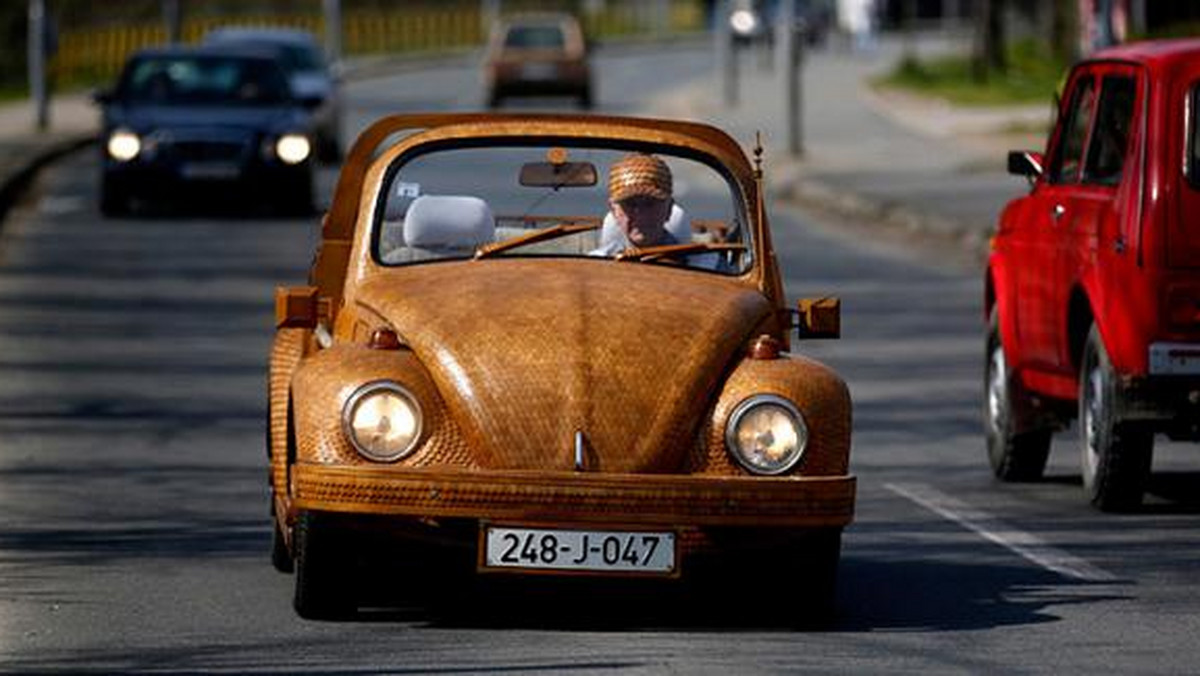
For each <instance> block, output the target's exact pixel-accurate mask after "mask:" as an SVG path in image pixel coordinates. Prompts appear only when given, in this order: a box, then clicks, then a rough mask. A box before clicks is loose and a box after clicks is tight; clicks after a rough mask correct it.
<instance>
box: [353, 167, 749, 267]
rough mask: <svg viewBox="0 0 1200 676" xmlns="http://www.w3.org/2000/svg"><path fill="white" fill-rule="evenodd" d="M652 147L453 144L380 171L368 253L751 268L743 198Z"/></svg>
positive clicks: (406, 260) (405, 260)
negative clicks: (383, 173)
mask: <svg viewBox="0 0 1200 676" xmlns="http://www.w3.org/2000/svg"><path fill="white" fill-rule="evenodd" d="M650 150H651V149H646V150H641V151H636V150H617V149H612V148H595V147H566V146H561V145H555V146H550V145H547V146H540V147H539V146H523V147H486V148H484V147H480V148H455V149H449V150H439V151H434V152H426V153H423V154H420V155H416V156H414V157H411V158H408V159H407V160H406V159H405V158H401V159H400V160H399V161H398V162H397V165H396V166H393V167H392V168H391V170H390V171H389V172H388V173H387V174H386V176H387V178H386V179H385V185H384V186H383V191H382V192H381V195H383V196H384V197H383V199H381V200H380V203H379V208H378V211H377V214H376V219H375V223H376V224H377V227H376V233H375V239H374V241H375V257H376V259H377V260H378V261H380V262H381V263H383V264H384V265H408V264H416V263H427V262H431V261H439V260H453V259H464V258H472V257H477V258H485V257H486V258H497V257H504V256H526V257H529V256H549V257H566V256H573V257H589V258H609V259H614V260H621V261H626V262H630V263H645V264H664V265H675V266H684V267H689V268H692V269H696V270H703V271H707V272H715V273H720V274H731V275H736V274H741V273H743V272H745V271H746V270H748V269H749V267H750V266H751V264H752V260H751V258H752V256H751V253H752V252H751V248H750V244H751V242H750V236H749V232H748V228H747V226H746V221H745V217H744V213H745V210H744V208H743V207H742V204H741V199H740V197H739V194H738V192H737V191H736V190H735V189H734V188H733V185H732V184H731V183H730V182H729V181H728V180H727V179H726V177H725V176H724V175H723V174H722V173H720V172H719V171H717V170H716V169H714V168H713V167H711V166H709V165H707V164H704V163H703V162H700V161H697V160H695V159H690V158H687V157H680V156H673V155H670V154H663V153H661V152H651V151H650Z"/></svg>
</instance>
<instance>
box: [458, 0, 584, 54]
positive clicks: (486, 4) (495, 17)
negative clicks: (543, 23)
mask: <svg viewBox="0 0 1200 676" xmlns="http://www.w3.org/2000/svg"><path fill="white" fill-rule="evenodd" d="M593 4H594V3H593ZM589 7H590V5H589ZM589 11H590V10H589ZM596 11H599V10H596ZM499 20H500V0H479V23H480V26H479V32H480V34H481V35H483V39H484V44H485V45H486V44H487V39H488V36H490V35H491V34H492V28H494V27H495V26H496V22H497V21H499Z"/></svg>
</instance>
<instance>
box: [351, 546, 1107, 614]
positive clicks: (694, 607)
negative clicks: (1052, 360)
mask: <svg viewBox="0 0 1200 676" xmlns="http://www.w3.org/2000/svg"><path fill="white" fill-rule="evenodd" d="M767 572H768V571H764V573H767ZM770 577H771V575H766V576H765V577H764V579H757V580H732V581H730V583H729V584H730V585H731V587H732V589H733V591H734V593H733V594H728V593H725V594H711V593H706V592H704V591H703V590H696V589H690V588H682V587H681V588H679V589H667V590H663V589H652V588H638V587H637V586H625V585H621V584H617V585H613V584H612V582H611V581H609V582H607V583H603V584H601V583H575V582H573V581H571V580H566V581H563V580H558V579H554V580H548V579H547V578H540V579H538V580H533V581H530V582H525V583H521V584H514V585H511V586H508V585H504V586H501V587H499V588H497V587H481V586H478V585H475V584H471V583H465V584H463V585H461V586H459V587H457V588H451V589H443V590H442V591H441V592H439V593H440V594H442V595H441V596H439V598H438V599H437V601H436V602H430V603H426V604H425V605H420V604H417V605H408V606H394V607H387V606H386V605H383V606H378V607H372V608H364V609H362V610H360V611H359V612H358V613H357V614H356V615H354V616H352V617H351V618H348V619H352V620H353V621H357V622H376V623H404V624H423V625H425V626H429V627H432V628H476V629H481V628H482V629H536V630H546V631H632V630H636V631H642V632H645V631H693V632H709V631H721V632H726V631H731V630H732V631H744V632H792V631H797V630H799V631H808V632H852V633H857V632H868V631H872V632H873V631H917V630H928V631H973V630H979V629H991V628H995V627H1003V626H1023V625H1032V624H1043V623H1048V622H1056V621H1058V620H1059V619H1060V618H1059V616H1058V615H1057V614H1056V613H1055V611H1054V609H1055V608H1056V607H1061V606H1064V605H1076V604H1083V603H1098V602H1103V601H1111V600H1120V599H1125V598H1128V597H1127V596H1126V595H1125V594H1123V593H1121V591H1120V588H1119V586H1117V585H1119V583H1116V584H1114V583H1105V584H1096V583H1087V582H1079V581H1072V580H1068V579H1065V578H1063V577H1061V576H1059V575H1058V574H1056V573H1053V572H1049V571H1044V570H1041V569H1037V568H1031V567H1029V566H1019V565H1014V566H1007V565H985V564H969V565H964V564H961V563H950V562H942V561H936V560H922V559H913V560H899V561H897V560H886V559H880V558H878V557H874V556H871V557H856V556H849V557H848V556H843V560H842V564H841V570H840V579H839V583H838V600H837V604H836V610H835V612H834V614H833V615H832V616H831V617H830V616H826V617H819V616H811V615H808V614H806V613H804V612H803V609H802V608H780V609H777V610H774V611H773V610H772V609H771V602H772V599H774V598H775V597H776V595H775V594H772V592H771V591H770V588H769V581H770V580H769V578H770ZM776 579H777V581H778V583H780V584H790V583H792V580H790V578H789V577H788V576H787V575H786V574H785V575H779V576H776ZM374 591H378V588H376V589H375V590H374ZM723 591H725V592H728V591H730V590H729V589H726V590H723Z"/></svg>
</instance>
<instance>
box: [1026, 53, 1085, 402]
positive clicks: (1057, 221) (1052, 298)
mask: <svg viewBox="0 0 1200 676" xmlns="http://www.w3.org/2000/svg"><path fill="white" fill-rule="evenodd" d="M1067 101H1068V105H1067V108H1066V111H1065V113H1064V114H1063V115H1062V116H1061V117H1060V118H1059V123H1058V128H1057V129H1056V130H1055V134H1054V136H1053V140H1052V147H1051V148H1050V152H1049V155H1048V157H1049V161H1048V164H1047V167H1046V172H1045V173H1044V174H1043V176H1042V178H1041V180H1040V181H1039V182H1038V184H1037V186H1036V187H1035V189H1034V191H1033V193H1031V195H1030V200H1031V209H1030V212H1031V213H1030V214H1029V217H1028V219H1027V228H1028V233H1027V237H1024V238H1022V239H1023V240H1025V241H1024V242H1023V244H1022V245H1020V246H1018V247H1017V248H1016V250H1015V251H1014V253H1015V254H1016V255H1017V260H1018V261H1019V263H1018V265H1019V267H1020V271H1019V272H1018V274H1017V275H1016V278H1017V279H1016V292H1017V297H1016V308H1017V314H1016V317H1017V335H1018V339H1019V342H1020V346H1021V347H1020V353H1021V360H1020V361H1021V366H1022V367H1023V369H1022V370H1025V371H1029V370H1032V371H1035V372H1037V371H1040V372H1042V373H1046V372H1054V371H1057V370H1058V369H1059V359H1058V346H1059V337H1058V333H1059V326H1058V323H1059V317H1060V315H1061V312H1060V309H1059V307H1058V305H1057V302H1058V292H1057V289H1060V288H1063V287H1064V286H1065V285H1066V284H1067V282H1066V280H1064V279H1062V277H1065V276H1069V272H1068V270H1067V260H1068V257H1067V255H1066V247H1067V246H1068V243H1067V240H1066V238H1065V237H1064V234H1065V232H1066V231H1067V224H1068V223H1069V222H1070V221H1071V220H1072V215H1071V213H1070V210H1069V203H1070V201H1071V198H1072V195H1073V194H1074V193H1075V192H1076V191H1077V190H1078V189H1079V182H1080V179H1081V177H1082V175H1083V162H1084V149H1085V148H1086V146H1087V139H1088V133H1089V130H1090V128H1091V122H1092V118H1093V116H1094V115H1093V114H1094V112H1095V108H1096V81H1095V78H1094V77H1093V75H1092V72H1091V71H1090V70H1086V69H1081V70H1077V71H1076V72H1075V74H1074V77H1072V79H1071V81H1070V83H1069V85H1068V89H1067ZM1029 375H1032V374H1027V377H1026V380H1027V382H1028V381H1029V377H1028V376H1029ZM1038 389H1040V388H1038Z"/></svg>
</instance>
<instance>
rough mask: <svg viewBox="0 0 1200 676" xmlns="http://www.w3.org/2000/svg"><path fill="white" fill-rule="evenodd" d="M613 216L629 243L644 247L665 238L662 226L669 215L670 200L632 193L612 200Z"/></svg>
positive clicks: (660, 241) (665, 234)
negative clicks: (621, 198)
mask: <svg viewBox="0 0 1200 676" xmlns="http://www.w3.org/2000/svg"><path fill="white" fill-rule="evenodd" d="M612 212H613V216H614V217H615V218H616V219H617V224H618V225H619V226H621V232H623V233H625V237H626V238H627V239H628V240H629V243H630V244H632V245H634V246H639V247H645V246H654V245H655V244H660V243H662V242H663V241H664V240H666V238H667V231H666V230H665V229H664V228H663V226H664V225H665V224H666V222H667V217H668V216H670V215H671V200H669V199H667V200H660V199H657V198H654V197H649V196H647V195H633V196H631V197H626V198H625V199H623V200H621V201H619V202H612Z"/></svg>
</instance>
